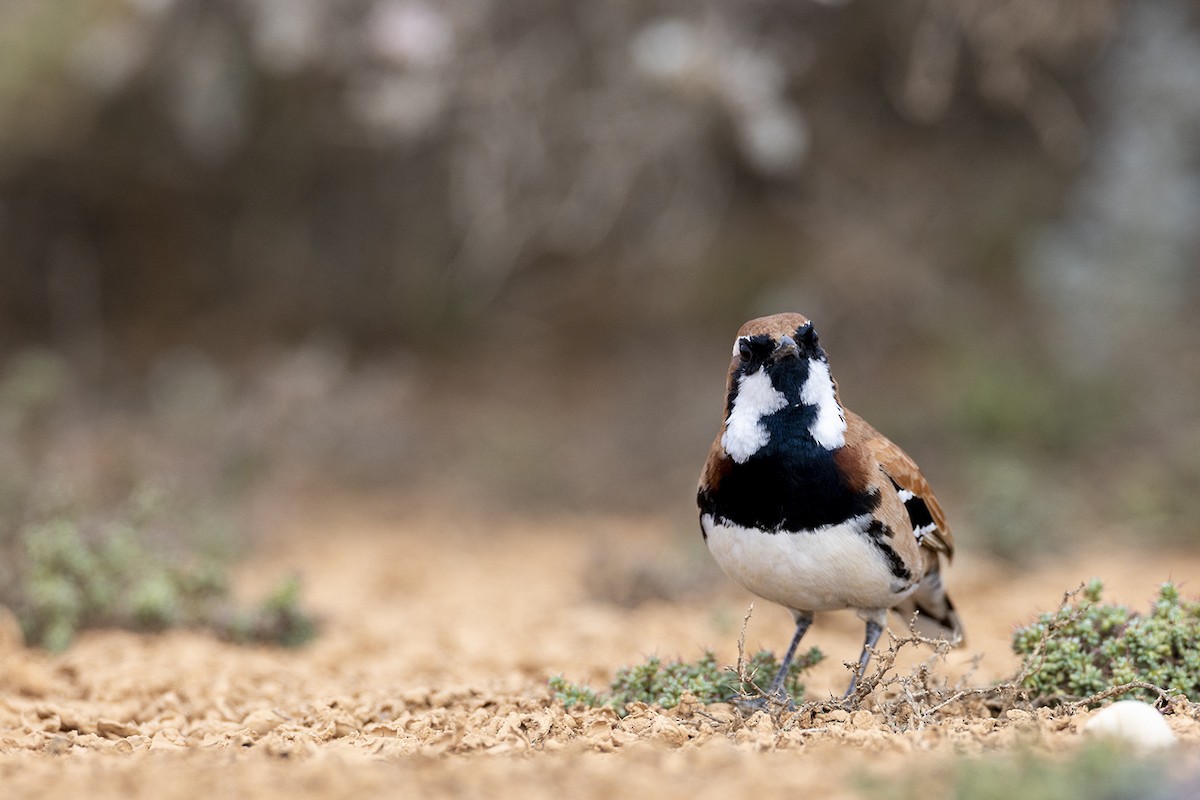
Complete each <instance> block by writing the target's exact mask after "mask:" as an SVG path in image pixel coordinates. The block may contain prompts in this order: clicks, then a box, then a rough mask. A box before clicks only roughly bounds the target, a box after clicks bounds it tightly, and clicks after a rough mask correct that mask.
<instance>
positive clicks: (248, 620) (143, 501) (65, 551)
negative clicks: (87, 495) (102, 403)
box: [0, 493, 315, 650]
mask: <svg viewBox="0 0 1200 800" xmlns="http://www.w3.org/2000/svg"><path fill="white" fill-rule="evenodd" d="M169 509H170V506H169V504H168V503H166V502H164V498H162V497H161V495H160V494H157V493H142V494H140V495H137V496H135V497H134V498H132V499H131V501H130V502H129V503H128V505H127V507H126V509H125V512H126V513H125V514H124V515H122V516H121V517H120V518H118V519H116V520H114V521H111V522H109V523H107V524H105V525H102V526H100V527H99V528H98V529H97V530H95V531H86V532H85V531H84V530H83V529H81V527H80V525H79V524H78V523H77V522H76V521H74V520H73V519H71V518H69V517H67V516H56V517H52V518H49V519H47V520H45V521H43V522H39V523H33V524H29V525H26V526H24V527H23V528H22V530H21V531H20V533H19V541H18V542H17V546H16V547H15V548H12V547H9V548H6V550H7V554H6V557H7V559H8V561H9V567H8V568H9V570H10V571H11V572H13V573H15V574H16V576H18V580H17V581H16V582H15V583H14V584H12V585H8V586H6V589H5V591H3V593H2V594H0V601H2V602H3V603H4V604H5V605H7V606H9V607H10V608H12V609H13V610H14V611H15V612H16V614H17V616H18V618H19V619H20V621H21V627H22V629H23V630H24V633H25V638H26V641H27V642H29V643H30V644H35V645H40V646H42V647H45V648H47V649H49V650H63V649H65V648H66V647H67V646H68V645H69V644H70V643H71V641H72V640H73V639H74V638H75V636H76V634H77V633H78V632H79V631H81V630H84V629H87V628H102V627H121V628H130V629H133V630H141V631H158V630H165V629H167V628H176V627H204V628H209V629H212V630H213V631H215V632H216V633H217V635H219V636H222V637H224V638H228V639H232V640H234V641H238V642H265V643H273V644H282V645H287V646H297V645H300V644H303V643H304V642H306V641H308V640H309V639H311V638H312V636H313V635H314V634H315V626H314V623H313V621H312V619H311V618H310V617H309V616H308V615H307V614H306V613H305V612H303V611H302V610H301V608H300V602H299V601H300V598H299V585H298V582H297V581H296V580H295V579H294V578H293V579H288V580H286V581H284V582H283V583H282V584H281V585H280V586H279V588H277V589H276V590H275V591H274V592H272V593H271V594H270V595H269V596H268V597H267V598H266V599H265V600H264V601H263V602H262V603H261V605H260V606H259V607H257V608H254V609H250V610H239V609H237V608H235V606H234V604H233V602H232V600H231V598H230V586H229V579H228V577H227V574H226V569H227V567H226V565H225V564H224V563H221V562H219V561H216V560H213V559H211V558H202V557H199V556H197V555H196V554H187V553H184V554H179V555H175V556H170V555H167V554H165V553H163V552H160V549H161V548H156V547H154V546H153V544H152V541H151V540H152V539H153V537H154V533H155V528H156V526H157V525H158V524H159V523H160V519H159V518H160V517H161V516H162V515H164V514H169V513H170V510H169Z"/></svg>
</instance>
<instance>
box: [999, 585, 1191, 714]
mask: <svg viewBox="0 0 1200 800" xmlns="http://www.w3.org/2000/svg"><path fill="white" fill-rule="evenodd" d="M1103 588H1104V587H1103V584H1102V583H1101V582H1100V580H1099V579H1093V580H1092V581H1091V582H1090V583H1088V585H1087V586H1086V587H1084V588H1083V590H1082V598H1081V599H1080V600H1079V601H1078V602H1071V600H1070V599H1068V600H1067V601H1065V602H1064V603H1063V604H1062V606H1060V607H1059V609H1058V610H1057V611H1054V612H1050V613H1044V614H1042V615H1040V616H1039V617H1038V618H1037V620H1036V621H1034V622H1033V623H1032V624H1030V625H1027V626H1025V627H1022V628H1018V629H1017V630H1016V632H1015V633H1014V634H1013V642H1012V646H1013V650H1014V651H1015V652H1016V653H1017V654H1018V655H1020V656H1022V658H1023V664H1022V669H1021V673H1020V675H1021V676H1022V680H1021V683H1022V685H1023V686H1025V687H1027V688H1029V689H1031V690H1033V691H1034V692H1035V693H1036V694H1037V695H1039V696H1041V697H1044V698H1056V699H1072V698H1081V697H1089V696H1091V695H1095V694H1097V693H1099V692H1103V691H1105V690H1106V689H1110V688H1112V687H1115V686H1121V685H1123V684H1127V683H1131V682H1137V681H1142V682H1145V683H1149V684H1154V685H1155V686H1159V687H1162V688H1163V689H1175V690H1178V691H1179V692H1182V693H1183V694H1184V695H1186V696H1187V697H1188V698H1189V699H1191V700H1193V701H1197V700H1200V602H1198V601H1191V600H1185V599H1183V598H1181V597H1180V595H1179V590H1178V589H1177V588H1176V587H1175V585H1174V584H1172V583H1164V584H1162V586H1161V587H1160V589H1159V593H1158V599H1157V600H1156V601H1155V602H1154V605H1153V606H1152V607H1151V609H1150V611H1149V613H1147V614H1138V613H1136V612H1134V611H1131V610H1130V609H1128V608H1126V607H1125V606H1120V605H1110V604H1104V603H1101V602H1100V598H1101V593H1102V591H1103ZM1135 692H1136V693H1137V694H1140V695H1141V696H1143V697H1146V698H1147V699H1157V697H1158V695H1157V694H1156V693H1154V692H1153V691H1152V690H1150V689H1146V688H1141V689H1137V690H1135Z"/></svg>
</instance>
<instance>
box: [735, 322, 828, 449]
mask: <svg viewBox="0 0 1200 800" xmlns="http://www.w3.org/2000/svg"><path fill="white" fill-rule="evenodd" d="M788 408H790V409H795V410H797V411H804V412H806V414H807V416H808V417H809V418H810V419H811V422H810V423H809V424H806V425H805V429H807V431H808V432H809V434H810V435H811V436H812V438H813V439H814V440H815V441H816V442H817V444H819V445H821V446H822V447H825V448H826V449H830V450H832V449H835V448H837V447H841V446H842V444H843V443H844V441H845V440H844V434H845V431H846V422H845V414H844V413H843V411H842V407H841V405H840V403H839V402H838V399H837V386H836V384H834V382H833V378H832V377H831V376H830V374H829V360H828V358H827V357H826V355H825V350H824V349H823V348H822V347H821V345H820V343H819V342H818V341H817V332H816V330H814V329H813V324H812V322H811V321H810V320H809V319H808V318H807V317H805V316H803V315H801V314H775V315H772V316H769V317H761V318H759V319H753V320H750V321H749V322H747V323H746V324H745V325H743V326H742V327H741V330H739V331H738V335H737V339H736V340H735V341H734V345H733V360H732V361H731V362H730V365H729V381H728V384H727V396H726V402H725V427H726V431H725V435H724V436H723V437H722V440H723V442H724V444H725V446H726V449H727V451H728V452H729V454H730V455H731V456H732V457H733V458H734V460H735V461H744V460H745V459H747V458H749V457H750V456H751V455H753V454H754V453H756V452H758V450H759V449H760V448H761V447H762V446H763V445H765V444H766V441H767V440H766V433H765V428H764V427H763V426H762V422H763V420H764V418H766V417H768V416H771V415H773V414H776V413H778V412H780V411H782V410H784V409H788Z"/></svg>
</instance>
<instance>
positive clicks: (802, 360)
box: [696, 314, 962, 699]
mask: <svg viewBox="0 0 1200 800" xmlns="http://www.w3.org/2000/svg"><path fill="white" fill-rule="evenodd" d="M696 499H697V503H698V504H699V506H700V528H701V531H702V532H703V534H704V539H705V541H706V542H707V543H708V549H709V551H710V552H711V553H712V555H713V558H715V559H716V561H717V563H718V564H719V565H720V566H721V569H722V570H724V571H725V574H726V575H728V576H729V577H730V578H732V579H733V580H734V581H736V582H737V583H739V584H741V585H742V586H743V587H744V588H746V589H748V590H749V591H751V592H753V593H754V594H756V595H759V596H760V597H764V598H766V599H767V600H771V601H773V602H776V603H779V604H780V605H782V606H784V607H785V608H787V609H789V610H790V611H791V612H792V614H793V616H794V617H795V620H796V633H795V635H794V636H793V637H792V642H791V644H790V645H789V646H788V650H787V653H786V655H785V656H784V658H783V662H782V663H781V665H780V668H779V672H778V673H777V674H776V676H775V678H774V680H773V681H772V682H771V686H770V689H769V690H768V693H769V695H771V696H774V697H776V698H778V699H786V697H785V696H784V690H783V684H784V678H785V677H786V675H787V672H788V667H789V665H790V664H791V661H792V658H793V657H794V656H795V653H796V647H797V645H799V643H800V639H801V638H802V637H803V636H804V633H805V631H807V630H808V627H809V625H810V624H812V620H813V613H814V612H816V611H832V610H836V609H844V608H853V609H855V610H857V611H858V615H859V616H860V617H862V618H863V619H864V620H865V621H866V624H867V632H866V641H865V642H864V644H863V650H862V655H861V656H860V657H859V662H858V663H859V668H858V671H857V672H856V673H855V677H854V678H852V679H851V681H850V688H849V689H847V690H846V695H845V696H847V697H848V696H849V695H850V694H852V693H853V691H854V688H855V681H856V680H857V675H860V674H862V672H863V670H864V668H865V667H866V665H867V661H868V660H869V659H870V657H871V648H872V647H874V646H875V643H876V642H877V641H878V640H879V636H880V634H881V633H882V631H883V628H884V626H885V624H886V622H887V612H888V609H893V610H895V611H896V612H898V613H899V614H900V615H901V616H902V617H904V618H905V624H906V625H907V624H908V621H909V620H910V619H912V618H913V615H914V614H916V626H917V630H918V631H919V632H920V633H922V634H923V635H925V636H928V637H930V638H944V639H947V640H949V641H951V642H952V643H957V642H959V641H961V640H962V625H961V623H960V622H959V619H958V614H957V613H955V611H954V606H953V605H952V604H951V602H950V598H949V597H948V596H947V595H946V591H945V589H944V588H943V587H942V579H941V572H940V569H941V558H942V556H945V557H946V559H947V561H949V559H950V557H951V556H952V555H953V553H954V539H953V538H952V537H951V534H950V529H949V527H947V525H946V520H945V517H944V516H943V515H942V509H941V507H939V506H938V502H937V500H936V499H935V498H934V496H933V492H932V491H931V490H930V488H929V484H928V483H926V481H925V478H924V476H923V475H922V474H921V470H919V469H918V468H917V465H916V464H915V463H914V462H913V460H912V459H911V458H909V457H908V455H907V454H906V453H905V452H904V451H903V450H901V449H900V448H899V447H897V446H896V445H895V444H893V443H892V442H890V441H889V440H888V439H887V438H885V437H884V436H883V434H881V433H879V432H878V431H877V430H875V429H874V428H872V427H871V426H870V425H868V424H867V423H866V422H865V421H863V419H862V418H861V417H859V416H858V415H856V414H855V413H854V412H852V411H850V410H848V409H846V408H845V407H844V406H843V405H842V404H841V401H840V399H839V397H838V391H837V384H835V383H834V381H833V378H832V377H831V376H830V374H829V360H828V359H827V358H826V355H825V351H824V349H822V347H821V345H820V344H818V343H817V333H816V331H815V330H814V329H813V325H812V322H810V321H809V320H808V319H807V318H805V317H803V316H801V315H800V314H775V315H774V316H770V317H762V318H761V319H754V320H751V321H749V322H747V323H746V324H745V325H743V326H742V328H741V330H739V331H738V335H737V340H736V341H735V343H734V346H733V362H732V363H731V364H730V367H729V380H728V383H727V386H726V399H725V417H724V422H723V423H722V425H721V432H720V433H719V434H718V435H717V439H716V441H714V442H713V445H712V449H711V450H710V451H709V454H708V460H707V461H706V462H705V464H704V472H703V473H702V474H701V476H700V488H699V491H698V492H697V498H696Z"/></svg>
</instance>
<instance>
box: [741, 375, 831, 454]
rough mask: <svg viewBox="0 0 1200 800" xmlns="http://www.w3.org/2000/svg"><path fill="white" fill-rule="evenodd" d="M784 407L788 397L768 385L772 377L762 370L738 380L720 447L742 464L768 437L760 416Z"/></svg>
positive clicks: (768, 434)
mask: <svg viewBox="0 0 1200 800" xmlns="http://www.w3.org/2000/svg"><path fill="white" fill-rule="evenodd" d="M826 374H827V375H828V372H827V373H826ZM805 385H806V386H807V384H805ZM786 405H787V398H785V397H784V396H783V393H782V392H780V391H779V390H778V389H776V388H775V387H774V386H772V385H771V378H770V376H768V375H767V373H766V372H764V371H763V369H762V367H759V368H758V370H757V371H755V372H752V373H750V374H749V375H742V376H741V377H740V378H738V393H737V397H735V398H733V409H732V410H731V411H730V412H729V418H728V419H727V420H725V433H723V434H722V435H721V446H722V447H724V448H725V452H726V453H729V456H730V458H732V459H733V460H734V461H736V462H737V463H739V464H744V463H745V462H746V460H747V459H749V458H750V456H752V455H754V454H755V453H757V452H758V451H759V450H761V449H762V447H763V445H765V444H766V443H767V441H768V440H769V439H770V438H771V434H770V433H768V432H767V426H766V425H764V424H763V421H762V419H763V417H768V416H770V415H771V414H774V413H775V412H776V411H778V410H779V409H781V408H783V407H785V406H786Z"/></svg>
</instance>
